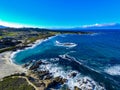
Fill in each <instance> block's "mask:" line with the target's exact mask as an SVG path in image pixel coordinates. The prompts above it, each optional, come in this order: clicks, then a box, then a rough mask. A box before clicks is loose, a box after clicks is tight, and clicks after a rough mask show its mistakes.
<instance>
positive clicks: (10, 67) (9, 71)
mask: <svg viewBox="0 0 120 90" xmlns="http://www.w3.org/2000/svg"><path fill="white" fill-rule="evenodd" d="M55 36H57V35H55ZM55 36H51V37H48V38H46V39H38V40H36V41H35V42H33V43H31V44H28V45H27V46H29V47H25V48H23V49H18V50H16V51H6V52H3V53H0V66H1V68H0V72H1V73H0V79H2V78H4V77H6V76H10V75H13V74H16V73H26V74H27V69H26V68H23V67H22V66H21V65H17V64H15V63H14V61H13V58H14V55H15V54H16V53H19V52H21V51H23V50H26V49H30V48H34V47H36V46H37V45H39V44H40V43H42V42H44V41H46V40H48V39H51V38H53V37H55Z"/></svg>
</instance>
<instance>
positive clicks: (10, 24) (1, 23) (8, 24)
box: [0, 19, 32, 28]
mask: <svg viewBox="0 0 120 90" xmlns="http://www.w3.org/2000/svg"><path fill="white" fill-rule="evenodd" d="M0 25H3V26H7V27H14V28H21V27H32V26H29V25H22V24H18V23H11V22H6V21H3V20H1V19H0Z"/></svg>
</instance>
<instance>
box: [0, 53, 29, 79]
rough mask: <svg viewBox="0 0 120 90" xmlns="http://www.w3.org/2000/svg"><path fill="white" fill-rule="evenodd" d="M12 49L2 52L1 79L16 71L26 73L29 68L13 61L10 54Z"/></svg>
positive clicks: (0, 55)
mask: <svg viewBox="0 0 120 90" xmlns="http://www.w3.org/2000/svg"><path fill="white" fill-rule="evenodd" d="M11 53H12V51H8V52H4V53H1V54H0V79H2V78H4V77H6V76H10V75H13V74H16V73H26V72H27V70H26V69H25V68H22V66H19V65H16V64H14V63H11V60H10V56H11Z"/></svg>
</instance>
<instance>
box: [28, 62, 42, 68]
mask: <svg viewBox="0 0 120 90" xmlns="http://www.w3.org/2000/svg"><path fill="white" fill-rule="evenodd" d="M40 64H42V62H41V61H37V62H35V63H33V64H32V65H31V66H30V67H29V69H30V70H35V69H37V68H39V65H40Z"/></svg>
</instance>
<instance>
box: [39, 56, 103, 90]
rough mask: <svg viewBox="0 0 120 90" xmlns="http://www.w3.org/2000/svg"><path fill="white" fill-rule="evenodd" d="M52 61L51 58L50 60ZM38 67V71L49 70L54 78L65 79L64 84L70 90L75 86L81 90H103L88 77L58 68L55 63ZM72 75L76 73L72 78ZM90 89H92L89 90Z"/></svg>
mask: <svg viewBox="0 0 120 90" xmlns="http://www.w3.org/2000/svg"><path fill="white" fill-rule="evenodd" d="M52 59H53V58H52ZM48 63H49V64H46V65H40V68H39V69H40V70H43V71H44V70H49V72H50V73H52V74H53V76H54V77H59V76H60V77H62V78H65V79H67V82H66V83H65V84H66V85H68V87H69V88H70V90H74V87H75V86H77V87H79V88H81V89H82V90H89V89H90V90H105V89H104V88H103V87H102V86H100V85H99V84H98V83H97V82H95V81H94V80H92V79H91V78H90V77H87V76H83V75H81V73H80V72H78V71H75V70H64V67H61V66H59V65H58V64H57V63H56V64H52V63H50V62H48ZM73 73H76V75H75V76H73ZM91 88H92V89H91Z"/></svg>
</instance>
